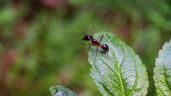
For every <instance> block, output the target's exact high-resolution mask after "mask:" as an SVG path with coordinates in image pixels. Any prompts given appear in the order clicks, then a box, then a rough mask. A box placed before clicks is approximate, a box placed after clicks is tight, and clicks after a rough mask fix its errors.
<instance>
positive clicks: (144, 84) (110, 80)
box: [88, 32, 148, 96]
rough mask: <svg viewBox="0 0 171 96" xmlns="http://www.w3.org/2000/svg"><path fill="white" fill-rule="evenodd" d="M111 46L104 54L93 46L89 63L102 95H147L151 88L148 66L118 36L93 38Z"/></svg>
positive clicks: (97, 36) (99, 35) (105, 34)
mask: <svg viewBox="0 0 171 96" xmlns="http://www.w3.org/2000/svg"><path fill="white" fill-rule="evenodd" d="M102 35H104V37H103V39H102V42H101V43H102V44H107V45H108V46H109V51H108V52H107V53H104V52H103V50H102V49H101V48H98V52H97V54H96V47H93V46H91V48H90V50H89V58H88V60H89V63H90V64H91V65H92V72H91V76H92V77H93V79H94V81H95V83H96V85H97V86H98V89H99V90H100V92H101V93H102V94H103V96H145V95H146V93H147V88H148V76H147V72H146V68H145V66H144V65H143V64H142V62H141V60H140V58H139V57H138V56H137V55H136V54H135V53H134V52H133V50H132V49H131V48H130V47H128V46H127V45H126V44H125V43H123V42H122V41H121V40H120V39H119V38H117V37H116V36H114V35H112V34H110V33H106V32H100V33H96V34H95V35H94V38H96V39H97V40H100V38H101V36H102Z"/></svg>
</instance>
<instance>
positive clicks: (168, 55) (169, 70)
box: [154, 40, 171, 96]
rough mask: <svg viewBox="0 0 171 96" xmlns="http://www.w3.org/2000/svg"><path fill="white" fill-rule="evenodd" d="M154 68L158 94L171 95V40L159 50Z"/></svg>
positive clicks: (160, 95) (161, 95)
mask: <svg viewBox="0 0 171 96" xmlns="http://www.w3.org/2000/svg"><path fill="white" fill-rule="evenodd" d="M158 56H159V57H158V58H157V59H156V63H155V65H156V66H155V68H154V81H155V86H156V91H157V95H158V96H171V40H170V42H169V43H166V44H165V45H164V46H163V49H162V50H160V51H159V55H158Z"/></svg>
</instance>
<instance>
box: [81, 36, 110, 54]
mask: <svg viewBox="0 0 171 96" xmlns="http://www.w3.org/2000/svg"><path fill="white" fill-rule="evenodd" d="M103 37H104V35H102V36H101V39H100V42H99V41H98V40H97V39H95V38H94V37H93V36H92V35H85V36H84V37H83V40H85V41H90V45H93V46H96V47H97V48H101V49H103V51H104V53H106V52H108V51H109V47H108V45H107V44H101V41H102V39H103ZM90 45H89V49H90Z"/></svg>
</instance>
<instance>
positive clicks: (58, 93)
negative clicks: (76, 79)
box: [49, 86, 77, 96]
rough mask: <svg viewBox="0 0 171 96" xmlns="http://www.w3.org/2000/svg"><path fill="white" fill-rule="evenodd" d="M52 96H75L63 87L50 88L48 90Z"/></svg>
mask: <svg viewBox="0 0 171 96" xmlns="http://www.w3.org/2000/svg"><path fill="white" fill-rule="evenodd" d="M49 90H50V91H51V94H52V96H77V95H76V94H75V93H73V92H72V91H70V90H69V89H67V88H65V87H63V86H52V87H50V88H49Z"/></svg>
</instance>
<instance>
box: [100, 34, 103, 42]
mask: <svg viewBox="0 0 171 96" xmlns="http://www.w3.org/2000/svg"><path fill="white" fill-rule="evenodd" d="M103 37H104V35H102V36H101V38H100V43H101V41H102V39H103Z"/></svg>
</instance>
